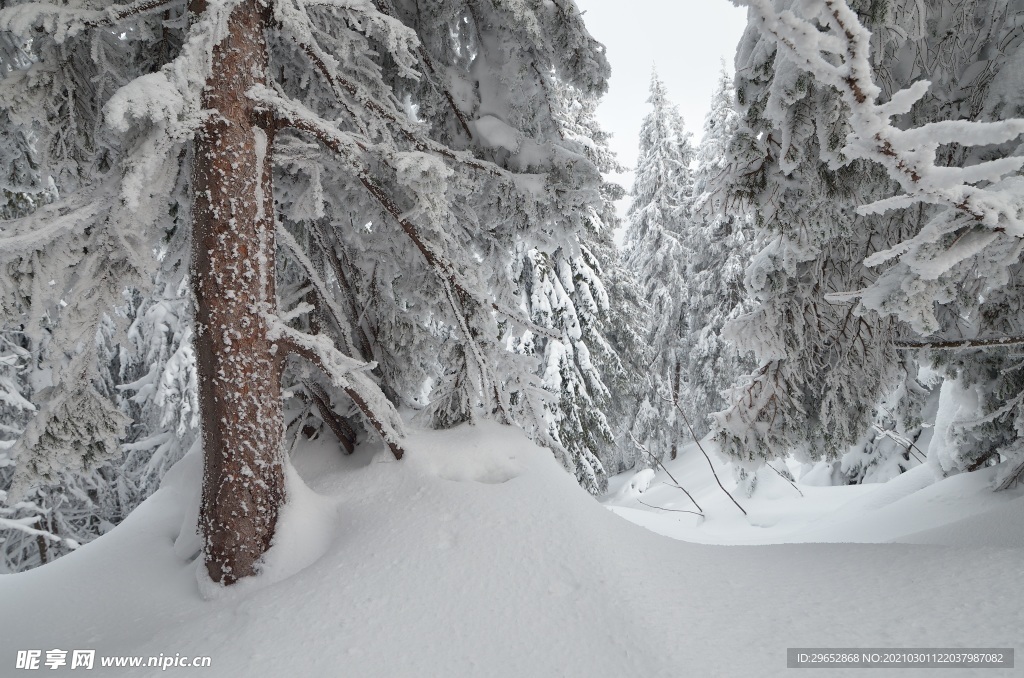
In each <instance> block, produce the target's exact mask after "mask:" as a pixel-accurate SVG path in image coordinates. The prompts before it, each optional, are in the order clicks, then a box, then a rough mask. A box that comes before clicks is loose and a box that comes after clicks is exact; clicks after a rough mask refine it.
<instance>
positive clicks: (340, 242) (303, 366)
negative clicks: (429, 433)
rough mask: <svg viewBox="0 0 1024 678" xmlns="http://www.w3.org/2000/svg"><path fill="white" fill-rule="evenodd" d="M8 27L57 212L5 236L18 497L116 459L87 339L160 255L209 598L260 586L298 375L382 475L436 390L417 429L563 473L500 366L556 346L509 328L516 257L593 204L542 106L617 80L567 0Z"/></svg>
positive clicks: (588, 170)
mask: <svg viewBox="0 0 1024 678" xmlns="http://www.w3.org/2000/svg"><path fill="white" fill-rule="evenodd" d="M111 28H113V30H110V29H111ZM0 30H7V31H10V32H11V33H12V34H14V35H17V36H25V37H26V38H27V37H28V36H31V37H32V41H33V42H32V44H33V49H34V50H35V51H36V53H37V55H38V63H36V64H34V65H33V67H32V68H31V69H21V70H18V69H15V70H12V71H11V72H10V73H9V74H8V76H7V78H6V79H5V81H4V84H3V87H2V88H0V92H2V94H0V108H2V109H3V110H4V111H6V114H7V115H9V116H10V120H11V122H12V125H13V126H14V128H15V129H17V130H24V131H26V133H27V134H28V133H30V136H31V135H35V137H34V138H38V139H39V148H40V161H39V162H40V167H41V168H42V169H41V173H42V175H43V176H45V175H49V176H50V177H52V178H53V181H54V183H55V185H56V187H57V190H58V191H59V199H58V200H56V201H55V202H53V204H51V205H47V206H45V207H42V208H40V209H37V210H36V211H35V212H34V213H33V214H31V215H29V216H27V217H24V218H21V219H19V220H16V221H14V222H11V223H10V224H9V225H8V226H7V227H6V228H5V229H4V233H3V243H2V244H3V247H2V251H3V261H4V263H7V264H11V263H16V264H17V266H19V267H21V269H22V270H24V271H25V275H24V276H23V277H22V278H20V279H18V280H14V279H13V278H12V277H11V276H3V277H2V280H0V292H3V296H2V299H3V308H4V317H5V319H8V320H9V319H10V318H12V317H14V316H15V313H16V305H15V301H17V300H18V299H21V298H24V299H27V300H28V303H29V304H30V309H29V311H28V312H27V313H26V314H25V315H26V316H27V318H28V321H29V325H28V330H27V333H28V334H29V336H30V338H36V337H39V336H41V334H42V332H43V330H42V327H41V325H40V319H41V318H44V317H45V318H46V322H47V323H49V325H48V327H47V330H46V331H47V333H48V335H49V339H48V340H49V342H50V347H49V351H48V352H47V356H48V360H49V363H48V364H47V369H48V370H49V373H50V374H52V390H51V391H50V397H49V399H48V400H47V401H46V402H45V403H42V404H41V406H40V407H39V412H38V414H37V415H36V416H35V418H34V419H33V420H32V421H31V422H29V425H28V428H27V429H26V433H25V434H24V435H23V436H22V438H21V440H20V442H19V446H18V451H17V461H18V469H19V470H18V473H19V474H20V480H19V481H18V483H16V485H17V486H19V487H20V488H21V490H22V491H25V489H26V488H28V487H31V486H32V485H34V484H37V483H39V482H40V481H45V480H47V479H48V478H50V477H52V473H55V472H57V471H63V470H67V469H69V468H70V469H75V468H77V469H79V470H81V471H83V472H84V471H87V470H88V469H90V468H95V467H96V466H97V465H101V464H103V463H104V460H108V459H111V458H113V457H114V456H115V455H116V454H117V453H118V452H119V442H118V438H119V437H121V436H122V435H123V433H124V431H125V429H126V427H127V424H128V418H127V417H126V416H125V415H124V414H123V413H122V412H121V411H120V410H119V409H118V407H117V406H116V404H115V403H114V402H113V401H112V400H111V399H110V398H109V397H106V396H105V395H104V391H105V389H104V387H103V383H104V378H103V375H102V373H101V372H102V368H101V365H103V364H104V362H103V357H104V356H102V355H101V351H100V350H99V348H98V347H97V344H96V342H94V341H92V340H91V339H92V337H94V336H96V334H97V332H98V331H99V329H100V326H101V325H102V324H103V323H104V322H106V321H105V320H104V318H110V317H112V316H105V315H104V314H105V312H109V310H110V309H112V308H114V307H116V306H117V305H118V303H119V299H121V298H122V294H123V293H124V291H125V290H126V289H134V290H139V291H140V292H141V293H142V294H143V296H144V297H148V298H151V297H152V295H153V292H152V290H153V280H154V272H155V269H156V264H157V260H158V258H159V256H161V249H162V248H161V246H160V245H161V243H163V242H164V241H165V240H167V236H168V234H170V242H171V246H172V247H174V248H176V249H175V250H174V251H173V252H170V253H168V254H164V255H162V256H170V257H171V258H172V259H180V260H188V261H189V268H190V274H189V281H190V283H191V291H192V298H193V305H194V309H195V318H194V320H193V322H194V325H193V327H194V331H193V343H194V347H195V354H196V363H197V367H196V375H197V387H198V394H199V395H198V408H199V412H200V417H201V419H202V441H203V448H204V456H205V470H204V494H203V500H202V506H201V513H200V526H201V530H202V532H203V537H204V541H203V549H204V556H205V563H206V572H207V574H208V575H209V577H210V579H211V580H212V581H214V582H219V583H223V584H230V583H232V582H234V581H236V580H237V579H239V578H242V577H245V576H249V575H251V574H253V573H255V572H256V571H257V570H258V563H259V562H260V558H261V557H262V555H263V553H264V552H265V551H266V549H267V548H268V547H269V546H270V544H271V542H272V540H273V536H274V532H275V529H276V521H277V514H278V511H279V509H280V506H281V505H282V503H283V502H284V501H285V497H286V494H287V491H288V490H287V487H286V486H285V473H284V465H285V463H286V460H285V456H284V448H283V445H282V433H283V431H284V426H285V420H284V403H283V402H282V398H281V395H280V394H281V393H282V391H285V392H288V391H290V389H284V388H283V387H284V386H287V384H289V383H293V382H294V381H296V380H301V379H302V378H303V376H304V375H306V374H307V373H308V372H309V371H310V367H312V368H315V370H316V371H317V372H319V373H322V374H319V375H318V377H317V378H318V379H321V380H322V383H323V384H326V385H327V386H329V387H330V388H331V389H332V390H333V391H332V392H329V393H327V400H328V401H333V402H329V403H328V404H330V405H332V406H333V407H335V408H337V409H338V410H340V412H341V413H342V415H345V414H347V413H349V412H357V413H358V418H359V422H360V424H361V426H362V427H363V428H364V429H365V430H367V431H373V432H374V433H375V434H376V435H378V436H379V437H380V438H381V439H383V440H384V442H385V443H386V445H387V446H388V447H389V448H390V449H391V451H392V453H393V454H394V455H395V456H396V457H399V458H400V457H401V456H402V455H403V453H404V449H403V447H402V443H401V438H402V422H401V420H400V418H399V416H398V414H397V406H398V405H401V404H406V403H411V404H414V403H415V401H416V399H417V398H418V397H419V394H420V393H422V391H423V389H424V386H425V384H427V383H432V384H433V386H434V388H433V390H432V392H431V394H430V403H429V404H428V406H427V409H426V411H427V414H429V415H430V416H431V418H432V420H433V421H434V422H435V423H437V424H439V425H452V424H455V423H460V422H463V421H472V420H474V419H477V418H480V417H496V418H498V419H499V420H502V421H505V422H507V423H514V422H519V423H521V424H522V425H523V426H524V427H525V428H527V429H528V430H531V431H534V432H535V434H536V435H537V436H538V438H539V440H540V441H541V442H544V443H546V444H548V445H550V446H551V447H553V448H554V449H555V451H556V453H558V454H559V455H560V456H561V457H562V458H563V459H564V460H566V463H567V465H571V460H572V453H571V451H569V450H567V449H566V447H565V445H564V444H563V443H562V442H561V441H560V440H558V439H556V438H554V437H553V436H550V435H545V433H546V432H548V431H549V428H548V426H547V419H546V414H545V409H544V404H545V403H546V402H548V399H547V398H545V397H541V396H540V395H539V391H540V390H541V389H540V384H539V382H538V380H537V378H536V377H535V374H534V372H535V365H534V364H533V363H531V362H530V361H527V360H524V359H523V357H522V356H516V355H514V354H512V353H509V352H508V351H507V350H506V346H507V345H508V344H509V343H510V340H511V335H512V333H513V332H518V333H520V334H521V332H522V331H523V330H529V331H531V332H534V333H535V334H538V335H543V336H546V337H547V338H549V339H552V340H561V339H562V338H563V336H564V335H562V334H561V333H557V332H553V331H551V330H550V329H548V328H545V327H541V326H539V325H537V324H536V323H534V322H533V321H532V320H530V318H528V317H526V315H525V314H524V313H523V312H522V311H521V310H520V307H521V297H520V295H519V294H518V292H519V291H520V290H519V287H518V284H517V278H516V276H515V274H514V273H515V268H516V266H515V265H514V261H515V260H514V256H513V253H516V252H519V253H523V252H530V251H532V250H536V251H538V252H543V253H545V254H548V255H550V254H552V253H555V252H557V251H558V250H559V248H561V249H562V251H563V252H564V253H565V255H566V256H567V257H569V258H572V257H577V256H580V255H581V253H582V251H583V250H582V248H581V247H580V238H581V234H580V233H579V232H578V231H577V230H576V224H574V223H572V222H566V221H565V220H562V219H559V218H555V217H554V216H552V215H557V214H558V213H559V211H558V210H559V208H561V207H562V206H563V205H564V204H565V203H562V202H560V201H561V200H564V199H565V196H566V194H567V193H569V194H575V195H578V196H580V197H574V198H571V199H572V200H574V201H575V204H584V203H587V204H592V205H599V204H600V192H599V188H600V175H599V173H598V172H597V171H596V170H595V169H594V167H593V163H592V162H591V161H589V160H588V158H586V157H585V156H584V155H583V154H581V153H580V152H579V149H578V146H577V144H576V143H575V142H572V141H571V140H567V139H565V138H563V136H562V135H561V134H560V121H559V119H558V108H559V102H558V100H557V91H558V88H559V87H569V88H575V89H577V90H579V91H580V92H581V93H582V96H592V95H595V94H597V93H600V92H601V91H603V88H604V86H605V85H604V83H605V79H606V77H607V73H608V67H607V64H606V62H605V61H604V58H603V54H602V50H601V49H600V48H599V46H598V45H597V44H596V43H595V42H594V41H593V39H592V38H591V37H590V36H589V35H588V34H587V33H586V31H585V29H584V28H583V24H582V20H581V17H580V14H579V12H578V10H577V8H576V7H575V5H574V4H573V3H572V2H568V1H559V2H555V3H533V2H528V1H525V0H508V1H507V2H506V1H503V2H497V3H492V4H488V5H486V6H481V5H479V4H477V3H467V2H464V1H463V0H436V1H434V2H430V3H428V6H426V7H425V6H423V3H420V6H419V7H417V8H415V9H412V8H409V7H407V6H405V5H400V4H399V5H396V6H392V4H391V3H390V2H388V1H386V0H384V1H382V2H379V3H377V4H375V5H371V4H366V3H364V4H358V5H316V4H302V3H292V2H287V1H286V0H280V1H275V2H271V3H266V4H264V3H260V2H256V1H255V0H239V1H237V2H223V3H222V2H205V1H202V0H195V1H193V2H190V3H189V4H188V5H187V6H186V5H185V3H183V2H181V1H180V0H169V1H168V2H166V3H164V2H160V1H159V0H153V1H149V0H146V1H143V2H138V3H132V4H126V5H112V6H110V7H107V8H104V9H92V8H86V7H84V6H83V7H79V6H77V5H73V6H63V5H62V6H55V5H48V4H42V3H25V4H22V5H17V6H14V7H9V8H7V9H5V10H2V11H0ZM210 111H216V112H217V114H216V115H211V114H210ZM7 161H8V158H6V157H5V158H4V162H5V163H6V162H7ZM186 248H188V249H187V250H186ZM186 251H188V254H186ZM279 251H280V253H281V254H282V263H281V265H280V266H279V265H278V262H277V254H278V252H279ZM285 261H287V262H288V263H287V264H286V263H284V262H285ZM567 263H568V262H567ZM558 266H559V268H562V266H563V265H562V264H559V265H558ZM555 270H558V269H555ZM50 281H52V282H50ZM80 281H89V283H90V284H89V285H88V286H83V285H81V284H80ZM26 287H27V288H29V289H30V291H31V293H30V294H24V295H21V296H19V293H20V292H22V291H24V290H25V289H26ZM63 299H67V304H66V305H59V304H58V303H57V302H58V301H59V300H63ZM339 299H341V300H342V302H341V303H338V300H339ZM314 315H315V316H316V317H315V318H314V317H313V316H314ZM567 315H568V316H571V315H572V314H567ZM575 315H576V316H577V317H578V316H579V313H576V314H575ZM325 319H326V320H327V322H324V320H325ZM123 326H124V323H123V322H122V323H121V328H123ZM118 332H119V329H118V328H115V332H114V336H117V335H118ZM307 381H308V380H307ZM256 384H258V390H256V387H254V386H253V385H256ZM310 388H311V390H314V391H315V390H316V389H314V385H312V384H311V385H310ZM321 395H322V393H321ZM321 400H324V399H323V398H321Z"/></svg>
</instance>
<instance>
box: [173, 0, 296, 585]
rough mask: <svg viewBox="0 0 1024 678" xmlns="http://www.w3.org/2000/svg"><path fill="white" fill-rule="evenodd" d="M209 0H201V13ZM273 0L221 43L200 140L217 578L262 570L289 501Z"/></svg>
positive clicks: (206, 490) (202, 327)
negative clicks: (270, 35)
mask: <svg viewBox="0 0 1024 678" xmlns="http://www.w3.org/2000/svg"><path fill="white" fill-rule="evenodd" d="M205 9H206V1H205V0H191V1H190V3H189V10H190V11H191V12H192V13H193V14H195V15H198V14H200V13H201V12H203V11H205ZM264 12H265V10H264V9H263V8H262V7H261V6H260V5H258V4H257V2H256V1H255V0H246V1H244V2H242V3H241V4H240V5H238V6H237V7H236V8H235V9H234V11H233V12H232V13H231V16H230V19H229V23H228V34H227V36H226V37H225V38H224V39H223V41H221V42H220V44H218V45H217V46H216V47H215V48H214V50H213V64H212V70H211V74H210V78H209V80H208V81H207V86H206V89H205V91H204V92H203V95H202V96H203V98H202V104H203V109H204V110H207V111H214V113H213V114H212V115H210V116H209V117H208V118H207V119H206V121H205V122H204V123H203V126H202V128H201V129H200V131H199V134H198V135H197V137H196V139H195V160H194V164H193V168H192V169H193V192H194V198H193V207H192V224H193V234H192V243H193V244H192V272H191V276H192V286H193V292H194V295H195V302H196V318H195V320H196V328H197V331H196V335H195V349H196V358H197V363H198V365H197V367H198V375H199V407H200V413H201V417H202V431H203V453H204V468H203V473H204V475H203V497H202V506H201V508H200V519H199V524H200V529H201V530H202V534H203V546H204V556H205V559H206V569H207V571H208V573H209V575H210V579H212V580H213V581H215V582H219V583H222V584H232V583H234V582H235V581H237V580H238V579H240V578H243V577H247V576H250V575H253V574H256V573H257V572H258V567H259V561H260V558H261V557H262V556H263V554H264V553H265V552H266V551H267V549H268V548H269V547H270V544H271V541H272V540H273V537H274V530H275V527H276V525H277V517H278V512H279V510H280V508H281V505H282V503H283V502H284V498H285V494H284V492H285V491H284V474H283V459H284V453H283V448H282V436H283V428H284V423H283V415H282V404H281V396H280V393H281V389H280V358H279V357H278V353H279V352H278V351H277V350H276V347H275V346H274V344H273V342H271V341H270V339H269V338H268V333H267V326H268V323H267V320H266V317H265V315H264V314H265V313H267V312H274V311H275V310H276V300H275V291H274V253H275V242H274V241H275V239H274V203H273V191H272V183H271V164H270V148H271V145H272V143H273V127H272V125H271V124H270V122H269V121H268V120H267V119H266V118H265V117H264V116H263V115H261V114H260V112H258V111H257V110H256V109H255V106H254V104H253V102H252V101H251V100H250V99H248V98H247V97H246V92H247V91H248V90H249V89H250V88H251V87H253V86H254V85H257V84H262V83H264V82H265V81H266V78H265V74H266V73H267V67H268V56H267V45H266V38H265V35H264V30H265V27H266V16H265V14H264Z"/></svg>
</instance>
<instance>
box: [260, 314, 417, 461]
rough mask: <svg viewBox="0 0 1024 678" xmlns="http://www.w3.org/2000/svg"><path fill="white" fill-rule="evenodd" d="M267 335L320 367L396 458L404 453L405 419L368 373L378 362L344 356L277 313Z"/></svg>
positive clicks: (270, 317)
mask: <svg viewBox="0 0 1024 678" xmlns="http://www.w3.org/2000/svg"><path fill="white" fill-rule="evenodd" d="M267 322H268V326H269V328H268V333H267V334H268V336H269V337H270V339H271V340H272V341H276V342H278V343H279V344H280V345H281V346H282V347H283V348H284V350H285V351H286V352H288V353H293V354H295V355H298V356H301V357H302V358H305V359H306V360H308V361H309V362H310V363H312V364H313V365H315V366H316V367H317V368H319V369H320V371H321V372H323V373H324V375H325V376H326V377H327V378H328V379H330V380H331V383H332V384H334V386H336V387H337V388H340V389H341V390H342V391H344V392H345V394H346V395H347V396H348V397H349V398H350V399H351V400H352V402H353V403H354V404H355V406H356V408H358V409H359V411H360V413H361V414H362V415H363V417H365V418H366V421H367V422H369V424H370V426H372V427H373V429H374V430H375V431H376V432H377V434H378V435H379V436H380V437H381V439H382V440H383V441H384V443H385V444H386V445H387V446H388V449H390V450H391V453H392V454H393V455H394V456H395V459H401V458H402V457H403V456H404V455H405V450H404V449H403V448H402V445H401V440H402V438H403V437H405V431H404V427H403V425H402V419H401V417H400V416H399V414H398V412H397V410H395V408H394V406H393V405H392V404H391V402H390V401H388V399H387V398H386V397H385V396H384V393H383V392H382V391H381V390H380V387H378V386H377V384H376V383H374V381H373V380H372V379H370V378H368V377H367V376H366V372H368V371H370V370H372V369H373V368H374V367H375V363H364V362H361V361H358V360H355V359H353V358H350V357H349V356H347V355H345V354H344V353H342V352H341V351H339V350H338V349H336V348H335V347H334V344H333V343H332V342H331V340H330V339H329V338H327V337H325V336H322V335H310V334H306V333H305V332H300V331H299V330H296V329H294V328H291V327H289V326H288V325H286V324H285V323H284V322H282V321H281V319H280V318H279V317H277V316H275V315H272V314H268V315H267Z"/></svg>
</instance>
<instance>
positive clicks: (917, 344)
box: [895, 337, 1024, 350]
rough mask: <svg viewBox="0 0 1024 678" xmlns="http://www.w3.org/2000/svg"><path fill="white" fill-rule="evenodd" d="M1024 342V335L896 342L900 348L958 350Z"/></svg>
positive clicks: (1015, 344) (1016, 344)
mask: <svg viewBox="0 0 1024 678" xmlns="http://www.w3.org/2000/svg"><path fill="white" fill-rule="evenodd" d="M1021 344H1024V337H991V338H988V339H936V340H933V341H927V340H925V341H913V340H909V339H901V340H897V341H896V342H895V346H896V348H898V349H903V350H916V349H945V350H958V349H961V350H963V349H970V348H988V347H992V346H1020V345H1021Z"/></svg>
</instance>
